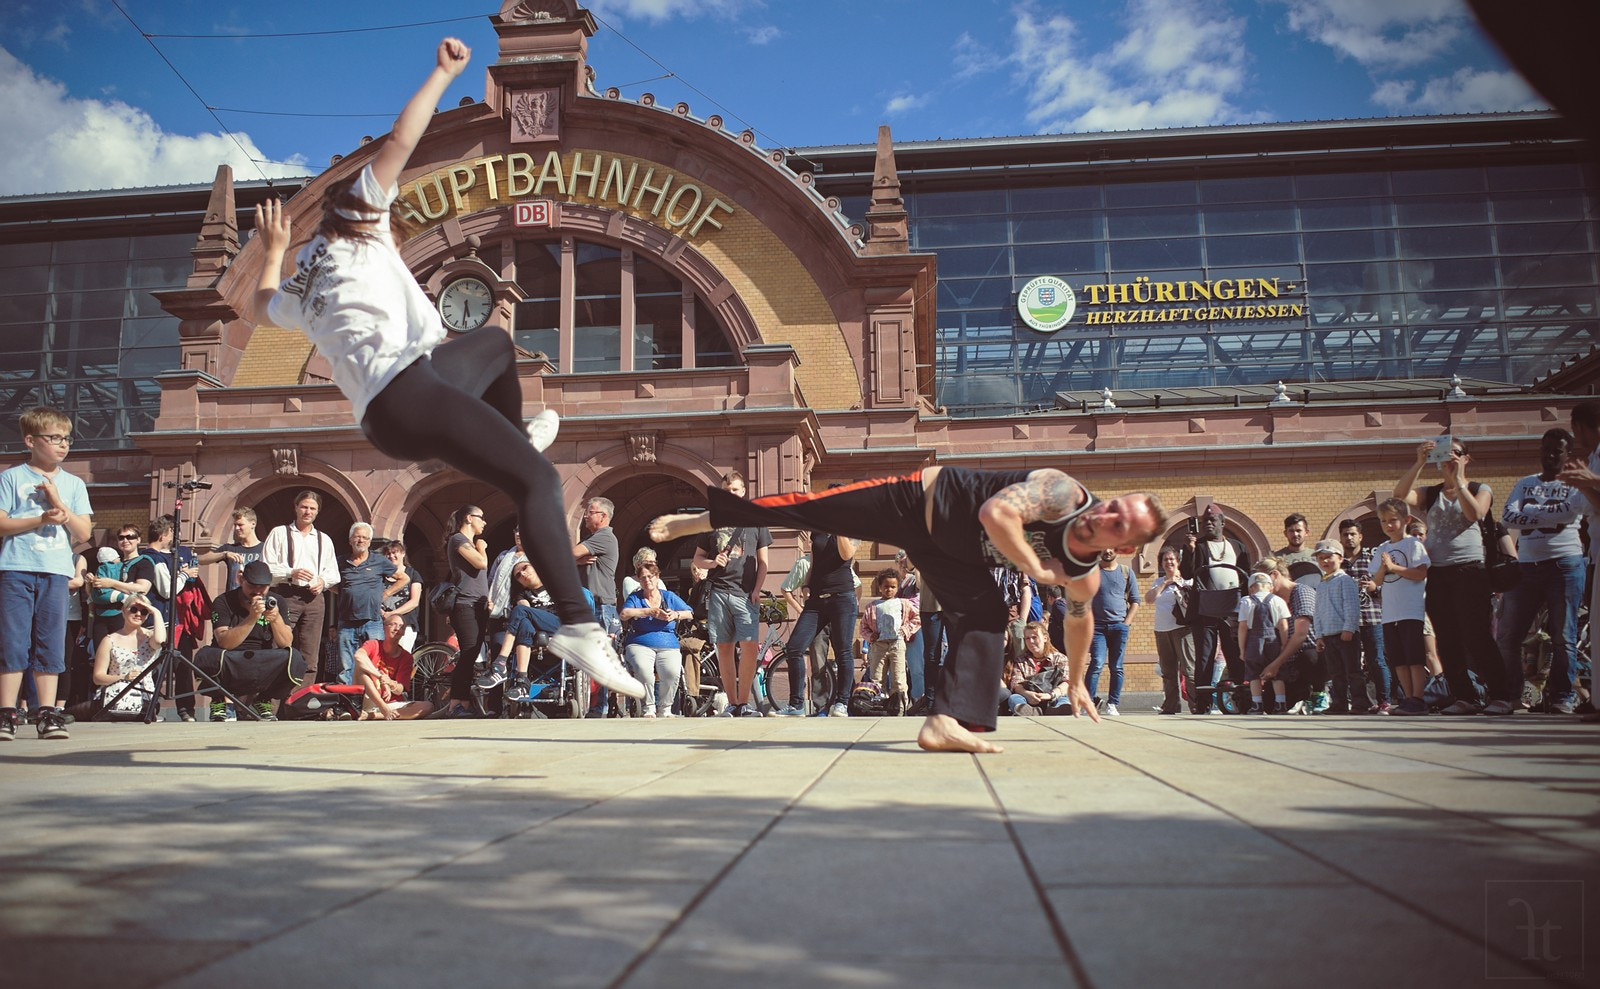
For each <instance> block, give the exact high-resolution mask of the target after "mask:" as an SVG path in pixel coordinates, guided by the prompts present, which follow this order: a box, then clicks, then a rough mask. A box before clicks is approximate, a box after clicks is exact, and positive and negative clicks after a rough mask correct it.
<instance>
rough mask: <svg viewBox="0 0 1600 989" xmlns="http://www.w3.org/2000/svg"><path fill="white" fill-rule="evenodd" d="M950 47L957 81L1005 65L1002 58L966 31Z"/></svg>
mask: <svg viewBox="0 0 1600 989" xmlns="http://www.w3.org/2000/svg"><path fill="white" fill-rule="evenodd" d="M950 47H951V50H952V51H954V52H955V63H956V78H957V79H971V78H972V77H973V76H978V75H982V74H983V73H985V72H991V71H993V70H994V69H997V68H999V67H1000V66H1002V65H1004V64H1005V58H1004V57H1003V56H1000V55H997V54H995V52H994V50H993V49H991V48H990V47H989V46H987V45H985V44H984V43H983V42H981V41H979V40H978V39H977V38H974V37H973V36H972V34H971V33H970V32H968V31H962V32H961V37H959V38H957V39H956V43H955V44H954V45H951V46H950Z"/></svg>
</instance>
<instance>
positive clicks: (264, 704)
mask: <svg viewBox="0 0 1600 989" xmlns="http://www.w3.org/2000/svg"><path fill="white" fill-rule="evenodd" d="M250 710H252V711H254V712H256V717H257V718H259V719H260V720H262V721H277V720H278V716H277V715H276V714H275V713H273V710H272V702H271V701H257V702H256V703H254V704H251V705H250Z"/></svg>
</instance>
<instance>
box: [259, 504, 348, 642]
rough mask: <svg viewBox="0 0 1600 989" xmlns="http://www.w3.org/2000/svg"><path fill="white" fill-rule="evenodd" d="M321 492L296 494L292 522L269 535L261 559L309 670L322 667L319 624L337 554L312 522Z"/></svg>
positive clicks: (334, 577)
mask: <svg viewBox="0 0 1600 989" xmlns="http://www.w3.org/2000/svg"><path fill="white" fill-rule="evenodd" d="M321 510H322V496H321V495H319V494H317V493H316V492H315V491H302V492H300V493H299V494H297V495H295V496H294V523H293V524H292V525H280V526H277V527H276V528H274V529H273V530H272V531H271V532H269V533H267V538H266V542H265V544H264V545H263V547H262V550H261V559H262V560H263V561H265V562H266V564H267V566H268V567H269V568H271V570H272V580H273V588H272V590H273V593H275V594H277V595H278V597H279V599H281V600H282V602H283V606H282V610H283V620H284V622H285V623H287V624H288V625H289V627H290V628H292V629H294V648H295V649H296V650H297V651H298V652H299V653H300V654H301V655H302V656H303V657H304V658H305V661H306V665H307V666H308V667H310V668H312V669H316V668H318V666H319V665H320V662H319V661H320V657H321V655H322V627H323V619H324V617H325V616H326V613H327V597H326V596H325V595H324V594H323V592H324V591H326V590H327V589H328V588H330V587H332V586H334V585H335V584H337V583H339V552H338V550H336V549H334V547H333V540H332V539H330V538H328V535H327V533H325V532H322V531H321V530H319V529H318V528H317V527H316V525H315V523H316V521H317V513H318V512H320V511H321Z"/></svg>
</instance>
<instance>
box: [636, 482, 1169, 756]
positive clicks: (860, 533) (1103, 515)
mask: <svg viewBox="0 0 1600 989" xmlns="http://www.w3.org/2000/svg"><path fill="white" fill-rule="evenodd" d="M706 497H707V499H708V501H707V504H708V505H710V509H709V510H708V511H705V512H697V513H693V514H684V515H663V516H661V517H660V518H657V519H656V520H655V521H654V522H652V523H650V538H651V539H654V540H655V541H656V542H658V543H659V542H667V541H668V540H672V539H677V538H679V537H681V536H689V535H694V534H696V533H702V532H709V531H711V530H712V529H713V528H715V527H718V526H727V525H766V526H787V527H790V528H795V529H816V530H821V531H825V532H834V533H838V534H839V535H843V536H849V537H850V538H852V539H870V540H880V541H882V542H886V543H890V544H893V545H895V546H899V547H900V548H902V549H904V550H905V551H906V552H907V553H909V554H910V556H911V559H912V560H914V561H915V562H916V564H917V567H918V569H920V570H921V572H922V580H923V584H924V586H925V587H931V588H933V591H934V593H935V594H936V595H937V596H938V598H939V604H940V605H941V606H942V607H943V608H944V614H945V620H946V622H947V623H948V625H949V634H950V651H949V654H948V658H947V659H946V661H945V666H944V671H943V673H942V676H941V681H940V685H939V689H938V691H937V693H936V696H935V700H934V708H933V710H932V711H931V712H930V713H929V715H928V718H927V720H926V721H924V722H923V725H922V730H921V731H920V732H918V734H917V744H918V745H920V746H922V748H924V749H927V750H929V751H946V752H999V751H1001V749H1000V746H998V745H995V744H994V743H992V742H987V741H984V740H983V739H980V738H979V737H978V736H977V735H975V734H974V732H988V731H993V730H994V726H995V715H996V713H997V711H998V703H997V701H996V685H997V684H998V683H999V682H1000V672H1001V665H1002V663H1003V661H1004V650H1005V632H1006V622H1007V620H1008V619H1009V615H1008V613H1007V611H1006V606H1005V602H1004V601H1003V600H1002V599H1001V596H1000V590H999V588H998V587H996V586H995V583H994V579H993V578H992V577H991V576H990V575H989V568H990V567H991V566H1004V567H1008V568H1012V569H1015V570H1017V571H1020V572H1021V573H1025V574H1027V575H1028V576H1030V577H1033V578H1034V579H1035V580H1037V581H1039V582H1041V583H1047V584H1063V585H1066V587H1067V598H1068V602H1069V603H1068V610H1067V622H1066V640H1067V656H1068V659H1069V660H1070V663H1071V684H1072V686H1071V688H1070V691H1069V694H1068V696H1069V697H1070V698H1071V701H1072V705H1073V708H1074V713H1076V711H1077V710H1082V711H1084V712H1086V713H1087V714H1088V715H1089V717H1090V718H1092V719H1093V720H1095V721H1098V720H1100V719H1099V716H1098V715H1097V714H1096V713H1095V710H1094V705H1093V704H1092V703H1091V702H1090V700H1089V692H1088V691H1087V690H1085V689H1084V687H1083V673H1084V668H1085V666H1086V665H1087V663H1088V659H1089V640H1090V639H1091V638H1092V636H1093V634H1094V617H1093V615H1092V614H1091V613H1090V611H1089V602H1090V601H1091V600H1093V598H1094V595H1095V592H1096V591H1097V590H1098V588H1099V567H1098V565H1097V563H1096V561H1097V558H1098V556H1099V553H1100V551H1101V550H1104V549H1116V550H1118V551H1120V552H1123V553H1132V552H1134V550H1136V549H1137V548H1138V547H1139V546H1141V545H1143V544H1144V543H1146V542H1148V541H1150V540H1151V539H1153V538H1155V537H1156V535H1157V534H1159V533H1160V532H1161V531H1162V529H1163V527H1164V526H1165V521H1166V513H1165V512H1164V511H1163V510H1162V508H1161V502H1160V501H1159V500H1158V499H1157V498H1156V496H1155V495H1153V494H1150V493H1149V492H1137V493H1134V494H1126V495H1122V496H1120V497H1117V498H1113V499H1111V500H1110V501H1101V500H1100V499H1098V498H1096V497H1095V496H1094V495H1092V494H1090V493H1089V491H1088V489H1086V488H1085V487H1084V486H1083V485H1082V484H1080V483H1079V482H1078V481H1076V480H1074V479H1073V478H1071V477H1069V476H1067V475H1066V474H1064V473H1062V472H1061V471H1058V470H1051V469H1042V470H1005V471H982V470H971V469H967V468H963V467H929V468H926V469H923V470H919V471H916V472H915V473H912V474H909V475H906V476H903V477H890V478H878V479H874V480H869V481H860V482H857V483H855V484H848V485H845V486H843V487H840V488H832V489H829V490H827V491H823V492H819V493H816V494H807V493H803V492H796V493H793V494H783V495H772V496H769V497H765V498H756V499H754V500H751V501H746V500H745V499H743V498H736V497H734V496H732V495H730V494H729V493H727V492H725V491H723V490H722V489H720V488H717V487H711V488H708V489H707V491H706Z"/></svg>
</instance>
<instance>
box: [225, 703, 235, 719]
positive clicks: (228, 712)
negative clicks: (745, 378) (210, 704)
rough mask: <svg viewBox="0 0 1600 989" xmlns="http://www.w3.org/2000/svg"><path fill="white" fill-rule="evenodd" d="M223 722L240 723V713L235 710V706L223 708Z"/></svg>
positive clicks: (229, 705)
mask: <svg viewBox="0 0 1600 989" xmlns="http://www.w3.org/2000/svg"><path fill="white" fill-rule="evenodd" d="M222 720H223V721H238V720H239V712H238V711H235V710H234V709H233V705H232V704H228V705H225V706H224V707H223V710H222Z"/></svg>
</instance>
